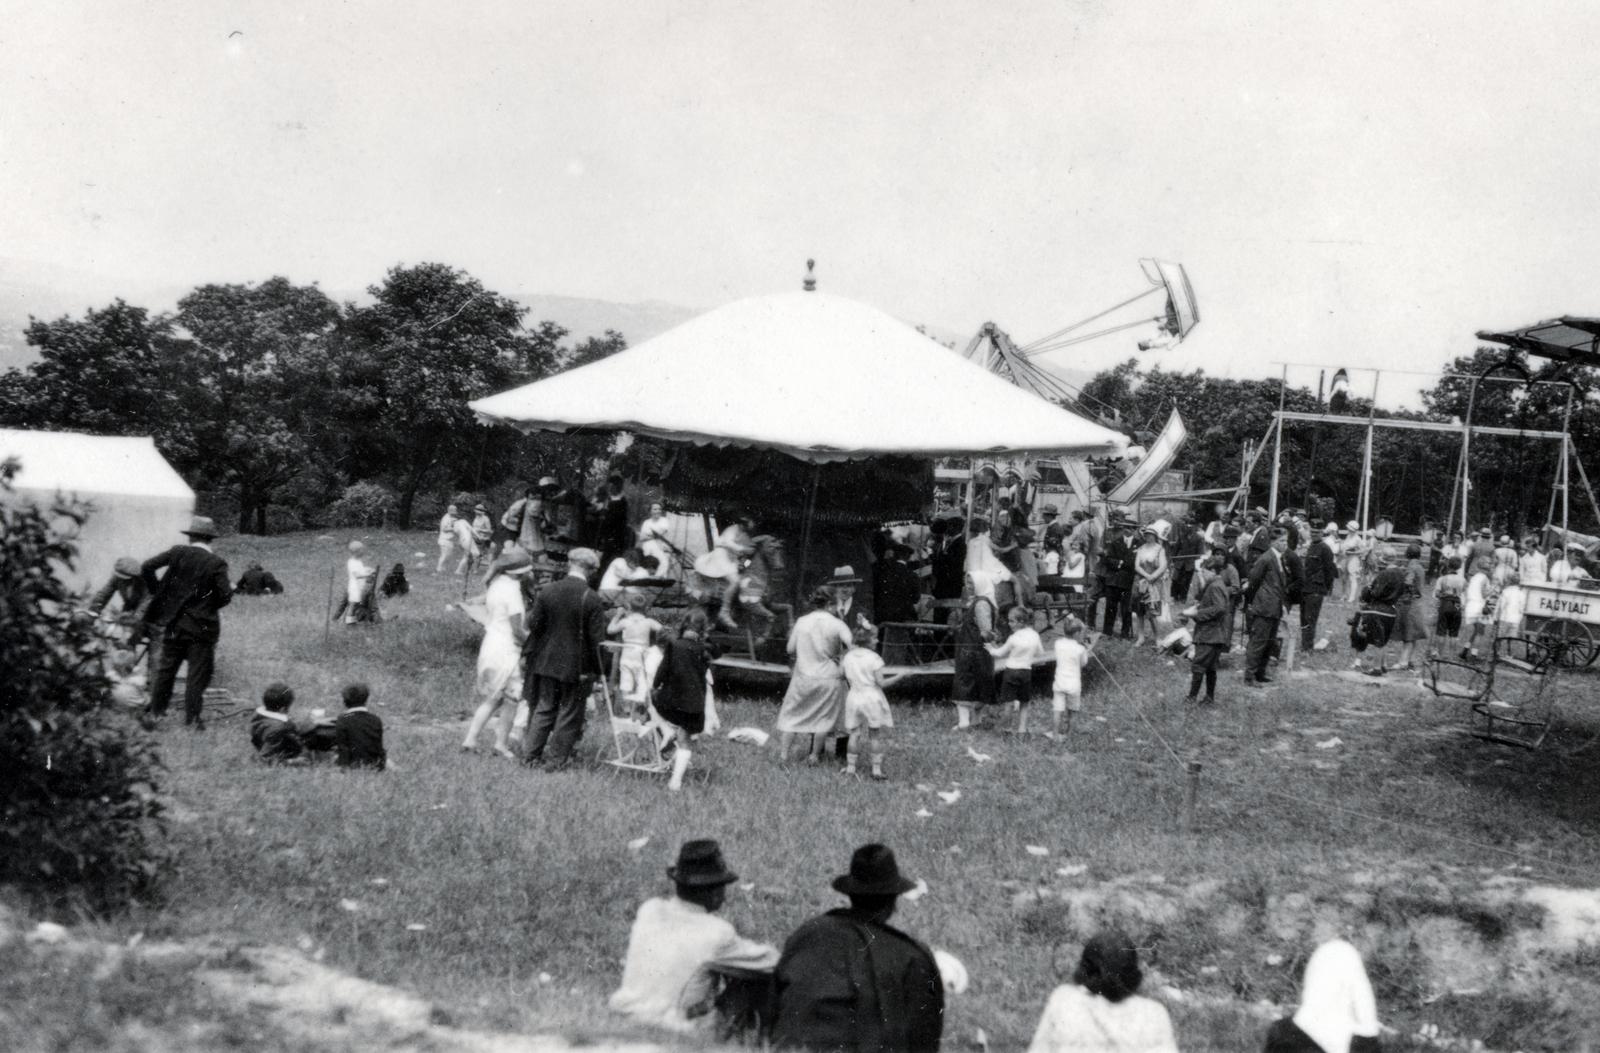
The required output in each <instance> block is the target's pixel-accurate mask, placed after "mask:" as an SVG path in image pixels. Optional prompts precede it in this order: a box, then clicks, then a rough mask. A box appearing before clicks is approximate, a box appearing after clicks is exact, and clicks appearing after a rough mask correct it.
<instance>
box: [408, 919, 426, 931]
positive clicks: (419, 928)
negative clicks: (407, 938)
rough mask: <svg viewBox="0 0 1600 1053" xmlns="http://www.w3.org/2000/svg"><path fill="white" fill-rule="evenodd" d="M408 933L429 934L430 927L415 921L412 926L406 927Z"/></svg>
mask: <svg viewBox="0 0 1600 1053" xmlns="http://www.w3.org/2000/svg"><path fill="white" fill-rule="evenodd" d="M406 931H407V932H427V931H428V927H427V926H426V925H424V924H422V923H421V922H417V921H414V922H412V923H411V924H410V925H407V926H406Z"/></svg>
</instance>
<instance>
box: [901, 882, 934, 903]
mask: <svg viewBox="0 0 1600 1053" xmlns="http://www.w3.org/2000/svg"><path fill="white" fill-rule="evenodd" d="M927 894H928V883H927V882H926V881H924V880H922V879H921V878H918V879H917V884H916V887H915V888H911V889H907V890H906V891H905V892H902V893H900V898H901V899H908V900H912V901H913V902H915V901H916V900H919V899H921V898H922V897H923V896H926V895H927Z"/></svg>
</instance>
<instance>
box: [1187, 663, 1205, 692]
mask: <svg viewBox="0 0 1600 1053" xmlns="http://www.w3.org/2000/svg"><path fill="white" fill-rule="evenodd" d="M1204 679H1205V673H1203V672H1202V671H1200V670H1199V669H1196V670H1194V671H1193V672H1191V673H1190V674H1189V697H1190V698H1193V697H1195V696H1196V695H1198V694H1199V693H1200V681H1202V680H1204Z"/></svg>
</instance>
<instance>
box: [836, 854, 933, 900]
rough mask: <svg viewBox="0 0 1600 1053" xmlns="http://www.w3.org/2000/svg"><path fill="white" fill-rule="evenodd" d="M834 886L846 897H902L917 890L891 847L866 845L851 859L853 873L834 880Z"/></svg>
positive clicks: (915, 884) (851, 871) (841, 875)
mask: <svg viewBox="0 0 1600 1053" xmlns="http://www.w3.org/2000/svg"><path fill="white" fill-rule="evenodd" d="M833 887H834V890H835V891H837V892H843V893H844V894H845V895H846V896H898V895H900V893H902V892H910V891H911V890H912V889H914V888H916V887H917V883H916V882H915V881H907V880H906V879H905V878H904V877H903V876H902V875H901V873H900V864H898V863H896V862H895V858H894V850H893V849H892V848H890V847H889V846H888V845H876V844H874V845H862V846H861V847H860V848H858V849H856V850H855V854H853V855H852V856H851V857H850V873H848V874H840V875H839V876H838V877H836V878H834V879H833Z"/></svg>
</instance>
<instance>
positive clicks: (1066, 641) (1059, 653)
mask: <svg viewBox="0 0 1600 1053" xmlns="http://www.w3.org/2000/svg"><path fill="white" fill-rule="evenodd" d="M1082 635H1083V623H1082V622H1080V621H1079V620H1078V619H1076V618H1071V619H1068V621H1067V624H1066V626H1065V628H1063V629H1062V630H1061V639H1059V640H1057V641H1056V646H1055V651H1056V680H1055V684H1054V691H1053V693H1052V694H1051V696H1050V713H1051V715H1052V716H1053V717H1054V718H1055V730H1053V731H1051V732H1050V733H1049V735H1047V736H1046V737H1047V738H1050V739H1052V740H1055V739H1064V738H1065V736H1066V735H1067V733H1068V732H1070V731H1071V730H1072V714H1074V713H1076V712H1078V711H1079V710H1081V709H1083V667H1084V664H1085V663H1086V662H1087V661H1088V660H1089V649H1088V648H1087V647H1085V646H1084V645H1083V644H1082V642H1081V641H1080V640H1079V639H1078V638H1079V637H1080V636H1082Z"/></svg>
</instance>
